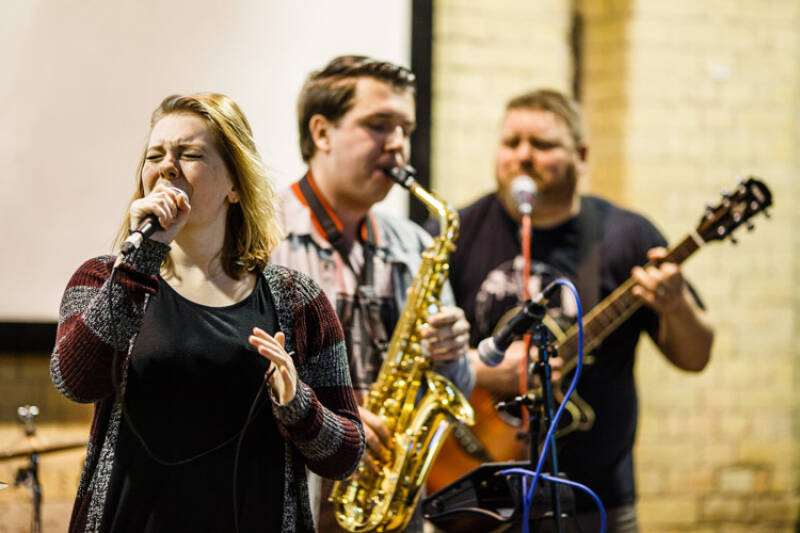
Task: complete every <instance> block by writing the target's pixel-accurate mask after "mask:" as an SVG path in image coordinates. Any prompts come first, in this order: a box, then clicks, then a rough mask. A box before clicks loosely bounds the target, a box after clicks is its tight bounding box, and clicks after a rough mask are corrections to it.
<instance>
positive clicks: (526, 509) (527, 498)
mask: <svg viewBox="0 0 800 533" xmlns="http://www.w3.org/2000/svg"><path fill="white" fill-rule="evenodd" d="M556 284H557V285H562V286H564V287H566V288H568V289H569V290H570V291H571V292H572V295H573V296H574V297H575V303H576V305H577V308H578V364H577V366H576V367H575V375H574V376H573V378H572V383H570V386H569V388H568V389H567V392H566V394H565V395H564V400H563V401H562V402H561V405H559V407H558V410H557V411H556V416H555V417H554V418H553V421H552V422H551V424H550V428H549V429H548V430H547V436H546V437H545V439H544V444H543V446H542V453H541V455H540V456H539V462H538V464H537V465H536V472H535V473H532V472H531V471H530V470H527V469H524V468H511V469H508V470H504V471H501V472H500V473H501V474H506V473H514V474H523V475H528V476H530V475H532V476H533V482H532V483H531V486H530V488H529V489H527V491H526V493H525V494H524V495H523V511H522V519H523V522H522V531H523V533H528V520H529V517H530V508H531V504H532V502H533V493H534V490H535V488H536V484H537V482H538V481H539V477H544V479H546V480H548V481H553V482H556V483H564V484H566V485H571V486H574V487H577V488H580V489H582V490H586V491H587V492H588V493H589V494H590V495H591V496H592V497H593V498H594V499H595V501H596V502H597V504H598V507H599V509H600V519H601V533H604V532H605V524H606V513H605V509H604V508H603V504H602V502H601V501H600V498H598V497H597V495H596V494H595V493H594V492H592V491H591V489H589V488H588V487H585V486H583V485H581V484H580V483H575V482H573V481H567V480H564V479H560V478H554V477H552V476H548V475H542V467H543V466H544V460H545V458H546V457H547V450H548V443H549V442H551V441H552V439H553V434H554V433H555V430H556V428H557V427H558V421H559V420H560V419H561V415H562V414H563V413H564V408H565V407H566V405H567V402H568V401H569V398H570V396H572V393H573V392H574V391H575V387H576V386H577V385H578V378H580V375H581V371H582V370H583V308H582V307H581V300H580V297H579V296H578V289H576V288H575V285H573V284H572V283H571V282H570V281H569V280H566V279H559V280H557V281H556ZM523 487H524V483H523ZM523 490H524V489H523ZM556 518H558V517H556Z"/></svg>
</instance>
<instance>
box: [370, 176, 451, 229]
mask: <svg viewBox="0 0 800 533" xmlns="http://www.w3.org/2000/svg"><path fill="white" fill-rule="evenodd" d="M386 174H387V175H388V176H389V177H390V178H392V179H393V180H394V181H396V182H397V183H399V184H400V185H401V186H402V187H404V188H405V189H408V191H409V192H410V193H411V194H413V195H414V197H415V198H416V199H417V200H419V201H420V202H422V203H423V204H424V205H425V207H426V208H427V209H428V211H429V212H430V213H431V214H432V215H433V216H435V217H436V218H437V219H438V221H439V229H440V231H441V233H442V234H445V233H450V232H452V231H455V232H456V233H457V231H458V215H457V214H456V212H455V211H454V210H453V209H452V208H451V207H450V206H448V205H447V204H446V203H444V202H443V201H442V200H440V199H439V198H437V197H436V195H434V194H432V193H430V192H428V191H427V190H426V189H424V188H423V187H422V186H421V185H420V184H419V183H417V180H416V175H417V171H416V170H415V169H414V167H412V166H411V165H402V166H397V167H394V168H392V169H390V170H387V171H386ZM454 226H455V230H453V228H454ZM450 238H452V239H454V238H455V236H454V235H453V236H448V239H450Z"/></svg>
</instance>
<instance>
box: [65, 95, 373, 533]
mask: <svg viewBox="0 0 800 533" xmlns="http://www.w3.org/2000/svg"><path fill="white" fill-rule="evenodd" d="M150 125H151V129H150V137H149V142H148V145H147V148H146V150H145V152H144V154H143V155H142V160H141V162H140V164H139V170H138V172H137V176H136V181H137V190H136V193H135V195H134V199H133V201H132V202H131V204H130V208H129V211H128V213H127V217H126V221H125V224H124V232H121V236H120V237H121V238H119V239H118V242H121V241H122V239H123V238H124V237H126V236H127V235H128V232H129V230H130V231H131V233H132V235H134V236H135V237H138V238H139V239H141V235H138V234H139V233H142V232H144V233H146V231H144V230H143V228H144V226H146V225H147V224H148V223H149V224H150V225H152V226H154V227H155V228H156V231H155V232H154V233H152V235H150V236H149V238H145V239H144V240H143V241H140V242H141V245H140V246H139V247H138V248H133V247H132V246H131V245H130V244H124V245H123V247H122V250H125V252H121V253H120V254H119V255H117V256H116V257H115V256H102V257H97V258H94V259H90V260H89V261H87V262H86V263H84V264H83V265H82V266H81V267H80V268H79V269H78V271H77V272H76V273H75V274H74V275H73V276H72V278H71V280H70V281H69V284H68V285H67V289H66V291H65V293H64V296H63V299H62V303H61V309H60V317H59V326H58V335H57V339H56V344H55V348H54V350H53V355H52V359H51V365H50V366H51V374H52V378H53V382H54V383H55V385H56V387H58V389H59V390H60V391H61V392H62V393H63V394H64V395H66V396H67V397H68V398H70V399H72V400H75V401H79V402H94V404H95V410H94V420H93V423H92V428H91V434H90V442H89V447H88V450H87V456H86V462H85V465H84V469H83V474H82V476H81V481H80V486H79V488H78V495H77V499H76V502H75V508H74V510H73V514H72V519H71V523H70V531H73V532H77V531H136V532H142V531H147V532H155V531H242V532H244V531H313V520H312V517H311V511H310V504H309V499H308V490H307V486H306V467H308V468H309V469H310V470H312V471H314V472H315V473H317V474H319V475H322V476H325V477H329V478H344V477H347V476H348V475H349V474H350V473H351V472H352V471H353V470H354V468H355V467H356V466H357V464H358V461H359V458H360V456H361V453H362V451H363V448H364V435H363V429H362V427H361V423H360V420H359V417H358V410H357V407H356V401H355V398H354V395H353V390H352V387H351V385H350V377H349V373H348V368H347V360H346V356H345V351H344V341H343V335H342V331H341V326H339V323H338V321H337V319H336V315H335V313H334V311H333V309H332V308H331V305H330V303H329V302H328V300H327V299H326V298H325V296H324V294H323V293H322V292H321V291H320V289H319V287H318V286H317V285H316V284H315V283H314V282H313V281H311V280H310V279H309V278H307V277H306V276H304V275H302V274H299V273H297V272H294V271H291V270H288V269H285V268H282V267H277V266H274V265H268V264H267V259H268V257H269V255H270V252H271V251H272V249H273V248H274V246H275V245H276V244H277V242H278V238H279V230H278V228H277V227H276V221H275V216H274V209H275V207H274V198H275V195H274V191H273V188H272V186H271V185H270V183H269V182H268V181H267V179H266V175H265V170H264V165H263V163H262V162H261V159H260V156H259V155H258V152H257V150H256V147H255V144H254V143H253V139H252V133H251V130H250V125H249V124H248V122H247V119H246V118H245V116H244V114H243V113H242V112H241V110H240V109H239V107H238V106H237V105H236V103H235V102H234V101H233V100H231V99H230V98H229V97H227V96H224V95H220V94H210V93H205V94H196V95H192V96H182V95H181V96H170V97H167V98H166V99H165V100H164V101H163V102H161V105H160V106H159V107H158V108H157V109H156V110H155V111H154V112H153V115H152V118H151V122H150ZM156 220H157V221H158V224H155V223H154V222H155V221H156ZM129 248H133V249H132V250H130V251H129V250H128V249H129Z"/></svg>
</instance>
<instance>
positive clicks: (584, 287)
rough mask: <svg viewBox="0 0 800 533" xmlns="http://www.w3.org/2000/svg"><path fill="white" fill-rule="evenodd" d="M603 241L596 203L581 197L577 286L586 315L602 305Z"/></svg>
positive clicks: (576, 270) (576, 272) (576, 269)
mask: <svg viewBox="0 0 800 533" xmlns="http://www.w3.org/2000/svg"><path fill="white" fill-rule="evenodd" d="M602 241H603V225H602V224H601V221H600V219H599V216H598V214H597V207H596V206H595V203H594V202H593V201H591V200H590V199H589V198H587V197H585V196H581V210H580V213H579V214H578V264H577V265H576V268H575V286H576V288H577V289H578V294H579V295H580V297H581V307H582V308H583V310H584V313H586V312H589V311H590V310H591V309H593V308H594V306H596V305H597V304H598V303H600V288H601V287H600V286H601V281H602V276H601V273H600V245H601V243H602Z"/></svg>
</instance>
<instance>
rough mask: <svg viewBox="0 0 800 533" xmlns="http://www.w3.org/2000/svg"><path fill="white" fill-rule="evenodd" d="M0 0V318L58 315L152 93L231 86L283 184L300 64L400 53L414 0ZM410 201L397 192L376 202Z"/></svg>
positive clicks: (115, 203)
mask: <svg viewBox="0 0 800 533" xmlns="http://www.w3.org/2000/svg"><path fill="white" fill-rule="evenodd" d="M3 7H4V9H3V11H4V16H3V20H2V21H1V22H0V44H2V46H1V47H0V67H1V68H0V71H1V72H2V74H1V75H2V77H3V83H2V88H1V89H0V91H2V93H1V94H2V108H1V109H2V110H1V111H0V117H1V119H0V124H2V129H1V130H0V137H1V138H0V179H2V185H3V186H2V191H3V192H2V199H0V221H2V226H1V227H2V228H3V229H2V231H1V232H0V249H1V250H2V252H3V255H2V257H3V273H2V275H1V276H0V284H2V285H0V294H2V297H1V298H0V323H1V322H27V323H38V322H53V321H55V320H56V319H57V313H58V303H59V300H60V298H61V294H62V292H63V290H64V287H65V285H66V283H67V280H68V279H69V276H70V275H71V274H72V272H73V271H74V270H75V269H76V268H77V267H78V266H79V265H80V264H81V263H82V262H83V261H84V260H85V259H87V258H89V257H91V256H94V255H99V254H103V253H108V252H109V251H110V250H111V240H112V237H113V235H114V233H115V231H116V229H117V227H118V225H119V224H120V222H121V220H122V215H123V212H124V210H125V207H126V206H127V202H128V201H129V199H130V195H131V194H132V192H133V186H134V180H135V177H134V173H135V167H136V164H137V161H138V157H139V156H140V155H141V151H142V149H143V148H144V144H145V141H146V138H147V133H148V121H149V116H150V113H151V111H152V110H153V109H154V108H155V107H156V106H157V105H158V103H159V102H160V101H161V99H162V98H163V97H165V96H167V95H168V94H174V93H194V92H200V91H214V92H222V93H226V94H228V95H230V96H232V97H233V98H234V99H235V100H236V101H237V102H238V103H239V104H240V105H241V107H242V109H243V110H244V112H245V114H246V115H247V117H248V119H249V120H250V123H251V125H252V127H253V130H254V134H255V137H256V141H257V143H258V147H259V150H260V152H261V155H262V157H263V158H264V160H265V161H266V162H267V163H268V165H269V166H270V168H272V169H273V176H274V178H275V181H276V184H277V186H278V187H279V188H282V187H284V186H286V185H288V184H289V183H290V182H291V181H293V180H295V179H297V178H299V177H300V175H301V173H302V171H303V165H302V160H301V159H300V156H299V152H298V148H297V131H296V130H297V126H296V122H295V102H296V98H297V93H298V91H299V89H300V86H301V84H302V82H303V79H304V78H305V76H306V75H307V73H308V72H309V71H310V70H313V69H316V68H319V67H321V66H322V65H324V64H325V63H326V62H327V61H328V60H329V59H330V58H332V57H334V56H336V55H339V54H343V53H358V54H367V55H373V56H376V57H380V58H384V59H389V60H392V61H396V62H399V63H402V64H406V65H408V64H409V63H410V34H411V0H381V1H380V2H374V1H370V0H336V1H323V0H319V1H314V2H310V1H298V2H289V1H285V0H283V1H278V0H258V1H256V0H227V1H225V2H213V1H210V0H171V1H169V2H160V1H155V0H135V1H134V0H112V1H100V0H81V1H66V2H60V1H51V0H5V1H4V2H3ZM395 189H397V188H395ZM407 202H408V198H407V196H406V195H405V194H404V193H403V192H401V191H393V193H392V194H391V195H390V196H389V198H388V199H387V200H386V201H385V202H384V203H383V205H382V206H381V207H380V208H381V209H383V210H385V211H388V212H392V213H399V214H405V213H406V210H407Z"/></svg>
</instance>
